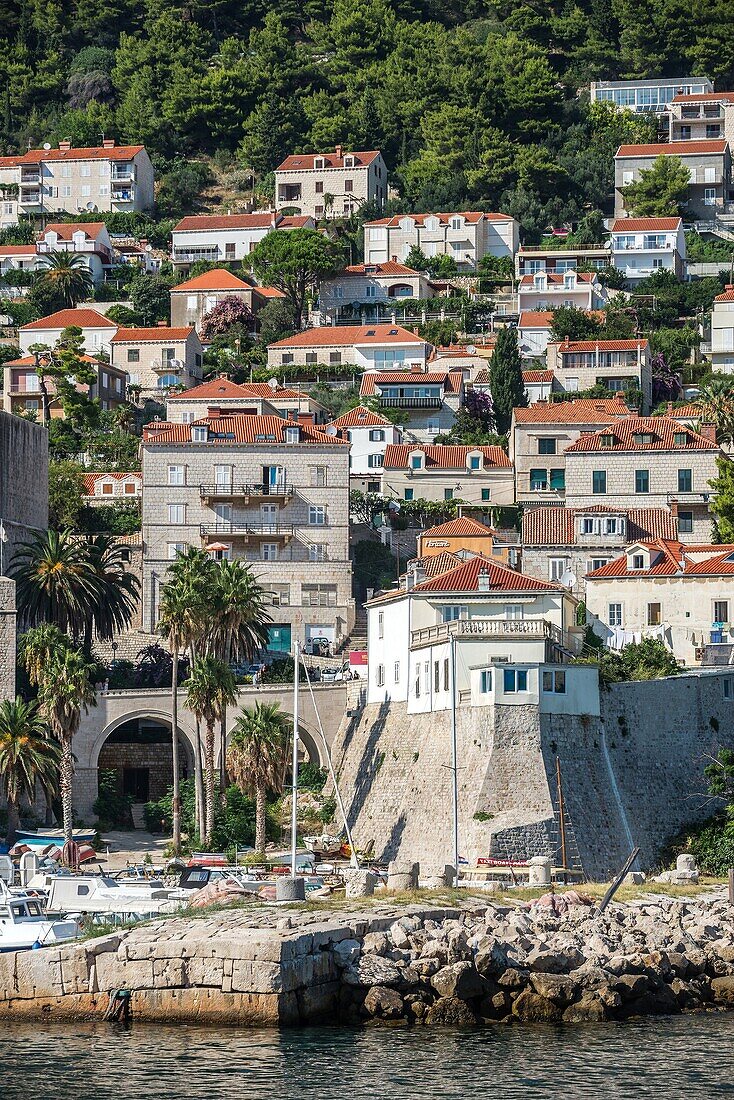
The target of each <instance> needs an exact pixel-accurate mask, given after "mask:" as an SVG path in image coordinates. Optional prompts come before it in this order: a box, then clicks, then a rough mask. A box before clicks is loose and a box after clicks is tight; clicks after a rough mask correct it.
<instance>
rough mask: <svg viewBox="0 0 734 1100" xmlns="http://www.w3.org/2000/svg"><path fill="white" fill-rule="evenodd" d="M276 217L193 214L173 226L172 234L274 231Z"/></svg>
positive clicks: (269, 215)
mask: <svg viewBox="0 0 734 1100" xmlns="http://www.w3.org/2000/svg"><path fill="white" fill-rule="evenodd" d="M275 222H276V215H275V214H271V213H269V212H268V211H266V212H265V213H264V214H193V215H191V216H189V217H187V218H182V219H181V221H180V222H179V223H178V225H174V227H173V232H174V233H196V232H201V230H207V229H274V228H275Z"/></svg>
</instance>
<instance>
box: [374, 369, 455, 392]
mask: <svg viewBox="0 0 734 1100" xmlns="http://www.w3.org/2000/svg"><path fill="white" fill-rule="evenodd" d="M437 382H440V383H442V384H443V388H444V390H445V392H446V393H459V392H460V391H461V387H462V385H463V383H464V375H463V374H462V373H461V371H458V370H450V369H449V370H442V371H437V370H432V371H421V372H420V373H418V372H416V373H413V371H409V370H401V371H383V370H381V371H370V373H369V374H363V375H362V383H361V385H360V389H359V394H360V397H371V396H372V395H373V394H374V393H375V387H378V388H379V387H380V386H399V385H414V386H421V385H426V384H431V383H433V384H434V385H435V384H436V383H437Z"/></svg>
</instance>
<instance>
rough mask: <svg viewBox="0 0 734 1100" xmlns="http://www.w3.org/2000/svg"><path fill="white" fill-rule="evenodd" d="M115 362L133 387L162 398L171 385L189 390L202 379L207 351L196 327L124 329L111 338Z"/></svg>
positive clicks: (148, 394) (147, 394) (160, 326)
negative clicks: (125, 373) (181, 386)
mask: <svg viewBox="0 0 734 1100" xmlns="http://www.w3.org/2000/svg"><path fill="white" fill-rule="evenodd" d="M111 346H112V362H113V364H114V366H116V367H118V368H119V369H120V370H125V371H127V373H128V376H129V381H130V385H136V386H140V387H141V390H142V393H143V394H144V395H146V396H154V397H162V396H164V395H165V394H166V393H167V392H168V390H169V389H170V387H171V386H177V385H183V386H185V387H186V388H187V389H188V388H189V387H190V386H195V385H197V384H198V383H199V382H201V380H202V364H203V361H204V358H203V357H204V349H203V348H202V346H201V340H200V339H199V335H198V333H197V331H196V329H195V328H193V327H192V326H186V327H184V328H169V327H168V326H162V325H159V326H158V327H156V328H121V329H118V331H117V333H116V334H115V336H114V337H113V338H112V343H111Z"/></svg>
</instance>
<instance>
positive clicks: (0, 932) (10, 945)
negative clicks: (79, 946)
mask: <svg viewBox="0 0 734 1100" xmlns="http://www.w3.org/2000/svg"><path fill="white" fill-rule="evenodd" d="M78 935H79V925H78V924H77V922H76V921H75V920H49V919H48V918H47V917H45V916H44V914H43V910H42V908H41V902H40V900H39V899H38V898H34V897H31V896H30V895H29V894H16V893H11V892H10V891H9V890H8V889H7V887H6V886H5V883H4V882H2V881H0V952H5V951H28V950H30V949H31V948H38V947H51V946H55V947H57V946H58V945H59V944H60V943H68V942H69V940H74V939H76V937H77V936H78Z"/></svg>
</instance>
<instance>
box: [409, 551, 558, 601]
mask: <svg viewBox="0 0 734 1100" xmlns="http://www.w3.org/2000/svg"><path fill="white" fill-rule="evenodd" d="M480 574H486V576H487V577H488V581H487V582H486V583H487V588H482V589H480V588H479V576H480ZM479 591H482V592H486V591H489V592H548V591H555V592H559V591H560V592H565V591H566V589H564V587H563V585H561V584H555V583H554V582H553V581H541V580H539V579H538V578H537V577H528V576H526V575H525V574H524V573H518V572H516V570H514V569H508V567H507V566H505V565H500V564H499V562H497V561H494V560H493V559H491V558H485V557H484V556H483V555H482V554H477V556H476V557H474V558H469V560H468V561H465V562H464V563H463V564H462V565H459V566H457V567H456V568H455V569H450V570H449V571H448V572H447V573H441V574H440V575H439V576H437V577H432V578H431V579H430V580H426V581H423V583H422V584H417V585H415V586H414V587H413V588H412V589H411V590H410V594H411V595H415V594H421V593H423V592H426V593H431V592H479Z"/></svg>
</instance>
